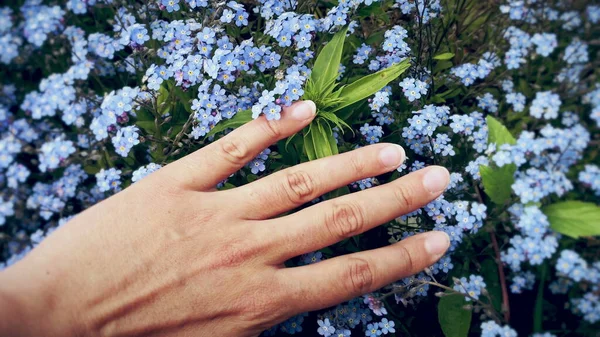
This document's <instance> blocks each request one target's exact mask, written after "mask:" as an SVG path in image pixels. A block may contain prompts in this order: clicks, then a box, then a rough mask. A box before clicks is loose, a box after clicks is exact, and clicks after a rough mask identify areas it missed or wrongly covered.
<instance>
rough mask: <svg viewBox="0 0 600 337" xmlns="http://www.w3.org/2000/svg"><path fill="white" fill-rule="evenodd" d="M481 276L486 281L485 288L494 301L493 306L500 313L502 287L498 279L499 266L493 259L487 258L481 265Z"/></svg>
mask: <svg viewBox="0 0 600 337" xmlns="http://www.w3.org/2000/svg"><path fill="white" fill-rule="evenodd" d="M481 275H482V276H483V279H484V281H485V285H486V287H485V288H486V289H487V292H488V294H489V295H490V298H491V299H492V305H493V306H494V308H495V309H496V310H497V311H498V312H500V311H501V310H502V286H501V285H500V278H499V277H498V264H497V263H496V261H494V259H493V258H492V257H489V258H486V259H485V260H484V261H483V262H482V263H481Z"/></svg>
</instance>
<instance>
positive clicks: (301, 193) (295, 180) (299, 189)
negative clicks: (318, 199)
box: [285, 171, 315, 204]
mask: <svg viewBox="0 0 600 337" xmlns="http://www.w3.org/2000/svg"><path fill="white" fill-rule="evenodd" d="M285 184H286V187H285V190H286V192H287V194H288V198H289V199H290V200H291V201H292V202H293V203H294V204H303V203H305V202H307V201H309V200H310V199H312V198H313V194H314V191H315V183H314V181H313V179H312V178H311V176H310V175H309V174H308V173H306V172H304V171H297V172H292V173H289V174H288V175H287V176H286V178H285Z"/></svg>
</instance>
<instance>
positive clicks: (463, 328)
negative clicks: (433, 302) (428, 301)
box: [438, 294, 472, 337]
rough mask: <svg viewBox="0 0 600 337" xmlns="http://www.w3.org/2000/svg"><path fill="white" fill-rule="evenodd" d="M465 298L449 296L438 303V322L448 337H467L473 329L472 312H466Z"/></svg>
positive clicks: (455, 295)
mask: <svg viewBox="0 0 600 337" xmlns="http://www.w3.org/2000/svg"><path fill="white" fill-rule="evenodd" d="M467 304H468V303H467V301H465V297H464V296H463V295H460V294H448V295H446V296H444V297H442V298H440V302H439V303H438V321H439V322H440V326H441V327H442V331H443V332H444V336H446V337H466V336H468V335H469V328H470V327H471V317H472V312H471V310H465V309H464V308H463V307H464V306H465V305H467Z"/></svg>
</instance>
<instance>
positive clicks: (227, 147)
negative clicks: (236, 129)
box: [220, 138, 249, 166]
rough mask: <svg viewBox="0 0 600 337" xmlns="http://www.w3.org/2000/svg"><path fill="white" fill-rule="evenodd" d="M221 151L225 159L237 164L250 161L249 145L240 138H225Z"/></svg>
mask: <svg viewBox="0 0 600 337" xmlns="http://www.w3.org/2000/svg"><path fill="white" fill-rule="evenodd" d="M220 152H221V154H222V156H223V158H224V159H225V160H227V161H229V162H230V163H231V164H234V165H237V166H239V165H243V164H245V163H246V162H247V161H248V154H249V151H248V147H247V145H246V144H245V143H244V142H243V141H242V140H241V139H239V138H232V139H224V141H223V143H222V145H221V149H220Z"/></svg>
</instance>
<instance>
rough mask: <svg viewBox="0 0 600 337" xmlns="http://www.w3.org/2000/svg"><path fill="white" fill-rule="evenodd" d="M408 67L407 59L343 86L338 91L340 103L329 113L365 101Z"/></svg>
mask: <svg viewBox="0 0 600 337" xmlns="http://www.w3.org/2000/svg"><path fill="white" fill-rule="evenodd" d="M409 67H410V63H409V62H408V59H406V60H404V61H402V62H400V63H398V64H394V65H392V66H389V67H387V68H386V69H383V70H380V71H378V72H376V73H374V74H371V75H367V76H365V77H363V78H361V79H359V80H357V81H355V82H354V83H352V84H349V85H347V86H345V87H344V88H342V89H340V90H341V92H340V95H339V97H338V99H339V100H340V103H339V104H338V105H337V106H336V107H335V109H333V110H332V111H331V112H335V111H338V110H340V109H343V108H345V107H347V106H348V105H351V104H353V103H356V102H358V101H360V100H362V99H365V98H367V97H369V96H371V95H373V94H374V93H376V92H378V91H379V90H381V89H382V88H383V87H385V86H386V85H387V84H388V83H390V82H391V81H393V80H395V79H396V78H398V76H400V75H401V74H402V73H403V72H404V71H406V69H408V68H409Z"/></svg>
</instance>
